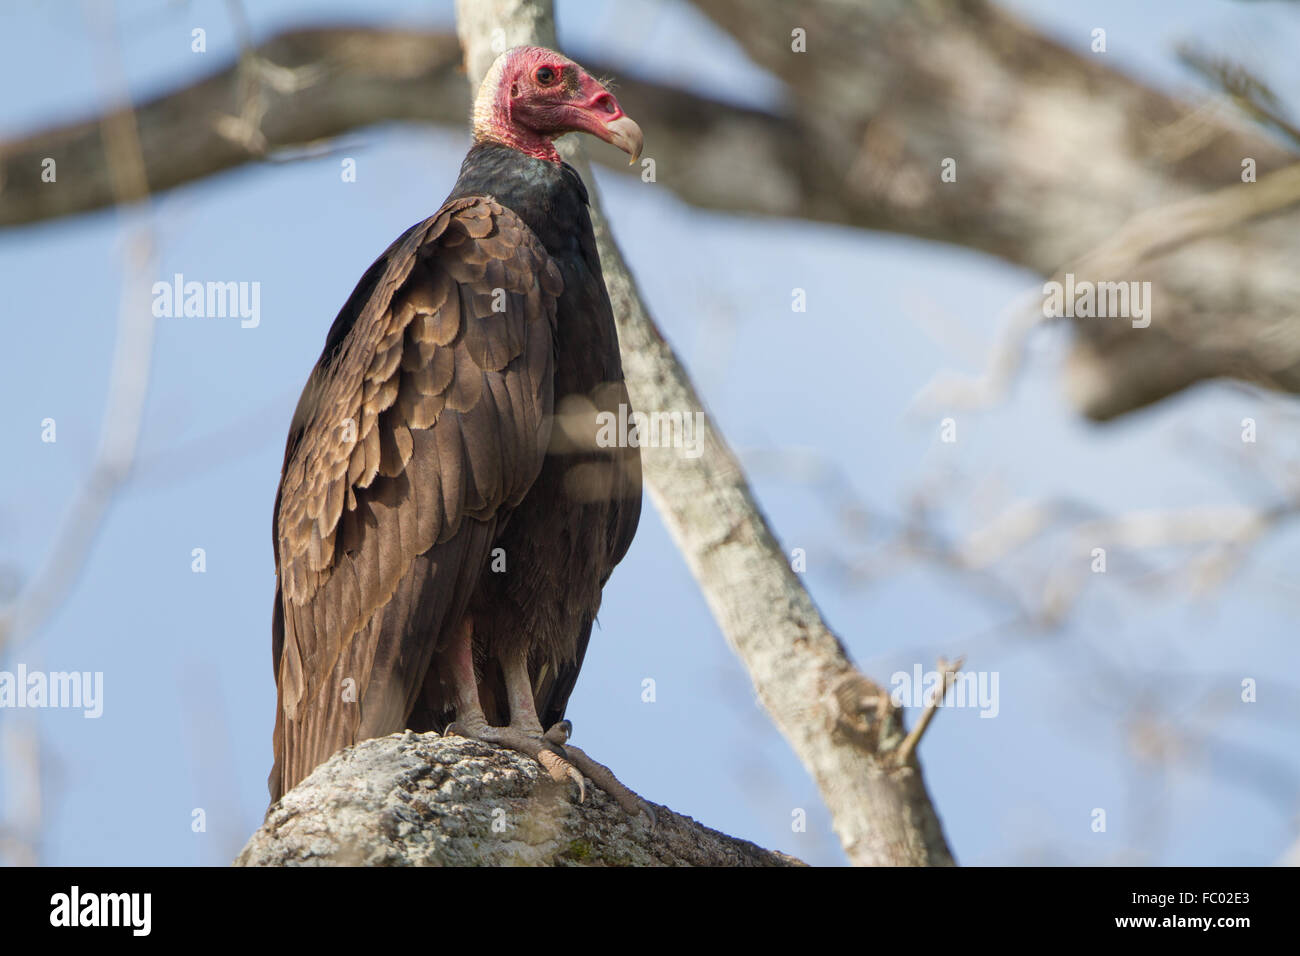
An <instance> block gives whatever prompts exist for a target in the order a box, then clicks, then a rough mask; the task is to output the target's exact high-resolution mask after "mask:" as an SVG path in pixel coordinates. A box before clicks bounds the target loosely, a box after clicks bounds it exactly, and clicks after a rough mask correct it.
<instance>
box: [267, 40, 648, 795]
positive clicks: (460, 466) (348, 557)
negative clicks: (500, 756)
mask: <svg viewBox="0 0 1300 956" xmlns="http://www.w3.org/2000/svg"><path fill="white" fill-rule="evenodd" d="M473 128H474V143H473V146H472V147H471V149H470V151H469V154H468V155H467V156H466V157H465V161H464V163H463V164H462V166H461V170H460V177H459V179H458V180H457V181H456V186H455V188H454V189H453V190H452V191H451V195H450V196H449V197H448V198H447V200H446V202H444V203H443V205H442V208H440V209H439V210H438V211H437V212H436V213H434V214H433V215H432V216H430V217H429V218H428V219H425V220H424V221H423V222H420V223H417V224H416V225H415V226H412V227H411V228H410V229H408V230H407V231H406V232H405V233H404V234H403V235H402V236H401V237H399V238H398V239H397V241H396V242H394V243H393V244H392V245H391V246H389V248H388V250H387V251H386V252H385V253H384V254H383V255H382V256H380V257H379V259H378V260H376V261H375V263H374V264H373V265H372V266H371V267H370V268H369V269H368V270H366V273H365V275H363V276H362V277H361V281H360V282H359V283H357V287H356V289H355V290H354V291H353V293H352V295H351V296H350V297H349V298H348V300H347V302H346V303H345V304H344V306H343V309H342V311H341V312H339V314H338V318H336V319H335V320H334V324H333V325H332V326H331V327H330V330H329V335H328V336H327V337H326V340H325V348H324V351H322V353H321V356H320V359H319V360H318V361H317V362H316V366H315V368H314V369H313V370H312V372H311V376H310V377H309V379H308V381H307V385H306V387H305V388H304V389H303V393H302V397H301V399H300V400H299V402H298V406H297V409H296V411H295V412H294V416H293V422H292V425H291V427H290V430H289V439H288V443H287V446H286V448H285V454H284V467H283V470H282V472H281V476H280V488H279V491H278V493H277V495H276V501H275V514H274V517H273V521H272V536H273V539H274V544H275V565H276V582H277V588H276V595H275V611H274V615H273V620H272V654H273V658H274V668H275V677H276V689H277V708H276V722H275V734H274V748H275V765H274V767H273V768H272V770H271V777H270V790H271V799H272V802H274V801H276V800H278V799H279V798H280V797H281V796H282V795H283V794H285V793H286V792H288V790H289V789H290V788H292V787H293V786H294V785H295V784H296V783H298V781H300V780H302V779H303V778H304V777H305V776H307V774H309V773H310V772H311V771H312V770H313V769H314V768H315V767H316V766H317V765H319V764H320V763H321V762H323V761H324V760H325V759H326V758H328V757H329V756H330V755H331V754H333V753H334V752H335V751H337V750H339V749H341V748H343V747H345V746H347V745H348V744H351V743H354V742H356V741H358V740H364V739H367V738H370V737H380V736H384V735H386V734H390V733H393V732H396V731H401V730H403V729H406V728H409V729H411V730H414V731H428V730H438V731H442V730H443V729H444V728H447V727H448V726H449V725H451V727H452V728H453V730H454V731H455V732H457V733H460V734H462V735H465V736H470V737H475V738H478V739H482V740H487V741H492V742H496V743H500V744H504V745H506V746H509V747H512V748H514V749H516V750H521V751H523V752H525V753H529V754H531V755H532V756H534V757H536V758H537V759H538V760H539V761H541V762H542V764H543V765H544V766H545V767H546V768H547V769H548V770H549V771H550V773H551V776H553V777H555V778H556V779H558V780H563V779H566V778H567V779H573V780H576V781H577V782H578V784H579V787H580V788H581V786H582V782H583V781H582V775H583V773H585V774H586V775H587V776H589V777H591V778H592V779H593V780H594V781H595V782H596V783H598V784H600V785H601V786H602V787H604V788H605V789H606V790H608V791H610V792H611V793H613V794H614V795H615V796H616V797H618V799H619V800H620V802H621V803H623V805H624V806H625V807H627V808H628V809H629V810H633V809H634V808H636V807H637V806H638V803H637V799H636V798H635V797H634V795H632V794H631V793H630V791H627V790H626V789H624V788H622V786H621V785H620V784H618V782H617V780H615V779H614V778H613V776H612V775H611V774H610V773H609V771H608V770H606V769H605V768H604V767H602V766H601V765H600V764H597V763H595V762H594V761H591V759H590V758H588V757H587V756H586V755H585V754H583V753H582V751H580V750H578V749H577V748H576V747H572V746H571V745H570V746H567V747H566V746H565V744H566V742H567V738H568V733H569V731H570V730H571V727H570V725H569V724H568V722H567V721H564V720H563V717H564V708H565V705H566V703H567V701H568V699H569V694H570V693H571V692H572V691H573V686H574V681H575V680H576V679H577V676H578V670H579V668H581V666H582V659H583V655H584V654H585V652H586V649H587V641H588V638H589V637H590V636H591V626H592V622H593V620H594V619H595V617H596V611H597V610H598V608H599V607H600V598H601V588H602V587H603V586H604V584H605V582H606V581H607V580H608V578H609V575H610V573H611V571H613V569H614V565H616V564H618V562H619V561H620V560H621V559H622V557H623V555H624V553H626V551H627V549H628V545H629V544H630V543H631V541H632V536H633V534H634V533H635V531H636V526H637V521H638V519H639V517H640V513H641V461H640V457H639V454H638V451H637V449H636V448H635V447H606V445H607V444H608V443H607V442H606V443H605V444H604V445H602V443H601V442H599V441H598V440H597V438H598V437H599V436H598V431H599V430H598V427H597V426H598V415H599V414H600V413H605V412H609V413H613V414H615V415H617V414H618V413H619V410H620V406H624V407H625V410H624V413H625V414H628V413H629V410H628V409H627V408H626V407H627V406H628V395H627V389H626V388H625V387H624V384H623V371H622V365H621V362H620V360H619V352H618V337H617V334H616V332H615V328H614V317H613V314H612V312H611V309H610V303H609V295H608V293H607V292H606V290H605V281H604V278H603V276H602V274H601V268H600V257H599V256H598V254H597V252H596V240H595V237H594V236H593V234H592V228H591V219H590V216H589V214H588V210H587V191H586V188H585V187H584V186H583V183H582V180H581V178H580V177H579V176H578V174H577V172H576V171H575V170H574V169H573V167H571V166H569V165H568V164H566V163H564V162H562V161H561V159H560V156H559V154H558V153H557V152H556V150H555V145H554V140H555V138H556V137H558V136H560V135H562V134H564V133H566V132H571V131H582V132H587V133H591V134H593V135H595V136H597V137H599V138H600V139H602V140H605V141H606V142H608V143H611V144H613V145H615V146H617V147H618V148H619V149H622V150H624V151H625V152H627V153H629V154H630V155H631V156H632V161H635V160H636V158H637V156H639V155H640V151H641V130H640V128H639V127H638V126H637V125H636V124H635V123H634V122H632V120H631V119H629V118H628V117H627V116H626V115H624V113H623V111H622V109H620V107H619V105H618V102H617V100H615V98H614V97H613V96H612V95H611V94H610V93H609V91H608V90H606V89H605V87H604V86H602V85H601V84H600V83H598V82H597V81H596V80H594V79H592V78H591V77H590V76H589V75H588V74H587V73H586V72H585V71H584V70H583V69H582V67H580V66H578V64H576V63H574V62H573V61H572V60H569V59H567V58H566V57H564V56H561V55H560V54H558V53H555V52H554V51H552V50H547V49H544V48H541V47H516V48H514V49H512V50H509V51H507V52H505V53H503V54H501V56H499V57H498V58H497V60H496V62H495V63H494V64H493V65H492V68H491V70H490V71H489V72H488V75H487V78H486V79H485V80H484V82H483V86H482V88H481V89H480V91H479V93H478V96H477V98H476V100H475V103H474V112H473ZM624 420H626V419H624Z"/></svg>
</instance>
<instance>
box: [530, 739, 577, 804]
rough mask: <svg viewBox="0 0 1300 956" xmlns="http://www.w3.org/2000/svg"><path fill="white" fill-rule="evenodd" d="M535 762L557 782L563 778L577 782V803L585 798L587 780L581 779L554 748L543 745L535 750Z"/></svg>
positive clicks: (563, 779) (574, 768)
mask: <svg viewBox="0 0 1300 956" xmlns="http://www.w3.org/2000/svg"><path fill="white" fill-rule="evenodd" d="M537 762H538V763H540V764H541V765H542V766H543V767H545V768H546V772H547V773H549V774H550V775H551V779H552V780H554V781H556V782H557V783H563V782H564V781H565V780H572V781H574V782H575V783H577V784H578V802H579V803H582V802H583V801H584V800H586V799H587V782H586V781H585V780H583V778H582V774H581V773H579V772H578V770H577V768H576V767H574V766H573V764H571V763H569V761H567V760H565V759H564V758H563V757H561V756H560V755H559V754H557V753H556V752H555V751H554V750H550V749H548V748H546V747H543V748H541V749H540V750H538V752H537Z"/></svg>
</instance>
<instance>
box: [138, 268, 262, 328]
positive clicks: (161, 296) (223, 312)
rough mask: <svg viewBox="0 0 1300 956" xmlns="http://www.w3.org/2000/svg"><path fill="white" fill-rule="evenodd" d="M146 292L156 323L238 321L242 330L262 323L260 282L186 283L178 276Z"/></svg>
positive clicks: (154, 285) (179, 274)
mask: <svg viewBox="0 0 1300 956" xmlns="http://www.w3.org/2000/svg"><path fill="white" fill-rule="evenodd" d="M150 291H151V292H152V294H153V314H154V318H157V319H180V318H185V319H225V318H232V319H233V318H238V319H239V320H240V321H239V325H240V327H241V328H245V329H255V328H257V327H258V325H260V324H261V322H262V283H260V282H194V281H190V282H186V281H185V276H184V275H183V274H182V273H179V272H178V273H176V274H175V275H174V276H172V281H171V282H155V283H154V284H153V288H152V290H150Z"/></svg>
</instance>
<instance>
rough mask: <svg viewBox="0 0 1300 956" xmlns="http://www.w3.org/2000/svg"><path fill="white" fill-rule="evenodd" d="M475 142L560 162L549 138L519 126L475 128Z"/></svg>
mask: <svg viewBox="0 0 1300 956" xmlns="http://www.w3.org/2000/svg"><path fill="white" fill-rule="evenodd" d="M474 142H476V143H483V144H494V145H497V146H505V147H507V148H508V149H515V150H518V151H519V152H521V153H523V154H524V155H525V156H532V157H533V158H534V159H544V160H547V161H548V162H552V163H557V164H558V163H559V162H560V154H559V152H558V151H557V150H556V148H555V143H554V141H553V140H552V139H551V138H550V137H549V136H542V135H540V134H539V133H534V132H533V131H532V130H525V129H521V128H519V127H518V126H510V125H507V124H492V125H487V126H484V127H481V128H480V127H479V126H475V127H474Z"/></svg>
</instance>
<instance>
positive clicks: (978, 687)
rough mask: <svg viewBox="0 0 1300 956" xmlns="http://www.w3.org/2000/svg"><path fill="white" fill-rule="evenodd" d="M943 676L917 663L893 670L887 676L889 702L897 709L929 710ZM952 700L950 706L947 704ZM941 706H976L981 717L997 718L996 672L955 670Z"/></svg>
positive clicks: (941, 683)
mask: <svg viewBox="0 0 1300 956" xmlns="http://www.w3.org/2000/svg"><path fill="white" fill-rule="evenodd" d="M943 678H944V675H943V673H942V672H940V671H935V670H930V671H927V670H925V669H924V668H922V667H921V665H920V664H914V665H912V670H911V671H910V672H908V671H895V672H894V673H893V674H891V675H890V677H889V686H890V688H892V689H891V690H890V692H889V697H890V699H891V700H892V701H893V702H894V704H895V705H896V706H898V707H928V706H929V705H930V701H932V700H933V699H934V695H935V694H936V693H938V692H940V691H941V690H942V689H943ZM949 697H951V700H952V703H947V702H946V701H947V700H948V699H949ZM944 701H945V703H944V704H943V706H944V707H978V708H979V710H980V716H981V717H996V716H997V715H998V711H999V710H1000V707H999V705H998V672H997V671H958V672H957V673H955V674H953V676H952V686H951V687H950V688H949V689H948V693H947V694H945V695H944Z"/></svg>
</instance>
